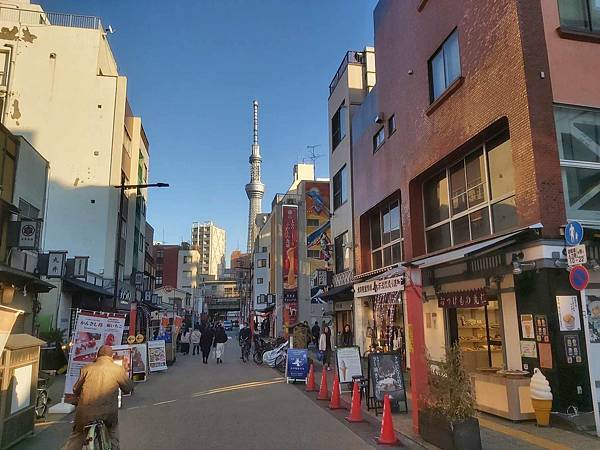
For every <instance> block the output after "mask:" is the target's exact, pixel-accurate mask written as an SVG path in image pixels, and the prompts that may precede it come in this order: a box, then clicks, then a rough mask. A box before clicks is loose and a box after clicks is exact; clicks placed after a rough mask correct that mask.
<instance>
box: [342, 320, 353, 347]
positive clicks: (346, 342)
mask: <svg viewBox="0 0 600 450" xmlns="http://www.w3.org/2000/svg"><path fill="white" fill-rule="evenodd" d="M352 341H353V339H352V329H351V328H350V325H348V324H346V325H344V331H343V332H342V347H352Z"/></svg>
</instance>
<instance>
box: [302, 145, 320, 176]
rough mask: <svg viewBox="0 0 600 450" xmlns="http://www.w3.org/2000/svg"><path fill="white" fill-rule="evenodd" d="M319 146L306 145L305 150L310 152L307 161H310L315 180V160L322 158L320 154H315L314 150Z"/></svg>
mask: <svg viewBox="0 0 600 450" xmlns="http://www.w3.org/2000/svg"><path fill="white" fill-rule="evenodd" d="M320 146H321V144H316V145H307V146H306V148H307V149H309V150H310V155H309V156H308V157H307V159H310V160H311V161H312V165H313V172H314V178H315V180H316V177H317V159H319V158H321V157H322V156H323V155H321V154H320V153H317V152H316V151H315V149H316V148H317V147H320Z"/></svg>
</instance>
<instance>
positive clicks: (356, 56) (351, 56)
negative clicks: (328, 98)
mask: <svg viewBox="0 0 600 450" xmlns="http://www.w3.org/2000/svg"><path fill="white" fill-rule="evenodd" d="M365 62H366V61H365V52H357V51H354V50H350V51H348V52H346V55H344V58H343V59H342V62H341V64H340V67H339V68H338V70H337V72H336V73H335V75H334V77H333V80H331V83H329V95H331V94H333V91H335V88H336V86H337V84H338V83H339V82H340V79H341V78H342V75H343V74H344V71H345V70H346V67H347V66H348V64H365Z"/></svg>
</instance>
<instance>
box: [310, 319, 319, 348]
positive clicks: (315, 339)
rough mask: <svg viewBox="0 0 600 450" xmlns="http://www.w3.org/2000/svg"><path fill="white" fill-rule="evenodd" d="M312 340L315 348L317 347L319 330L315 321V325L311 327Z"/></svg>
mask: <svg viewBox="0 0 600 450" xmlns="http://www.w3.org/2000/svg"><path fill="white" fill-rule="evenodd" d="M311 332H312V339H313V342H314V343H315V347H318V346H319V337H320V336H321V328H319V324H318V322H317V321H316V320H315V324H314V325H313V327H312V330H311Z"/></svg>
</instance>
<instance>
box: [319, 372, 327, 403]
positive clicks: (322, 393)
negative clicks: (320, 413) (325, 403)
mask: <svg viewBox="0 0 600 450" xmlns="http://www.w3.org/2000/svg"><path fill="white" fill-rule="evenodd" d="M317 400H329V389H328V388H327V372H326V371H325V367H323V372H322V374H321V385H320V386H319V395H317Z"/></svg>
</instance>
